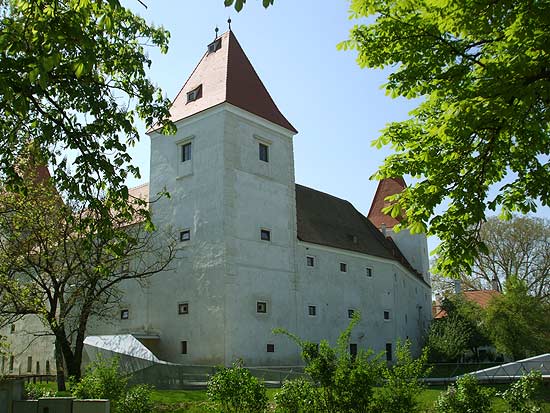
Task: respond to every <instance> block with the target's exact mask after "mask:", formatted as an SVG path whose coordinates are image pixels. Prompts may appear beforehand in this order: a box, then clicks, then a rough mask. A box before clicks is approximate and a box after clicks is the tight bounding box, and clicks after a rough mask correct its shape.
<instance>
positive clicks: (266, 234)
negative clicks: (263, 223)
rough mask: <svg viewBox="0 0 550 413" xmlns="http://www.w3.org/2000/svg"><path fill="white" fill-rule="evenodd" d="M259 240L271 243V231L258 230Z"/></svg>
mask: <svg viewBox="0 0 550 413" xmlns="http://www.w3.org/2000/svg"><path fill="white" fill-rule="evenodd" d="M260 238H261V240H262V241H271V231H269V230H267V229H262V230H260Z"/></svg>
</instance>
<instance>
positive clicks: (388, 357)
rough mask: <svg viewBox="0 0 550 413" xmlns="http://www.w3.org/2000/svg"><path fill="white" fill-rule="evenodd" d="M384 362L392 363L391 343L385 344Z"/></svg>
mask: <svg viewBox="0 0 550 413" xmlns="http://www.w3.org/2000/svg"><path fill="white" fill-rule="evenodd" d="M386 360H387V361H392V349H391V343H386Z"/></svg>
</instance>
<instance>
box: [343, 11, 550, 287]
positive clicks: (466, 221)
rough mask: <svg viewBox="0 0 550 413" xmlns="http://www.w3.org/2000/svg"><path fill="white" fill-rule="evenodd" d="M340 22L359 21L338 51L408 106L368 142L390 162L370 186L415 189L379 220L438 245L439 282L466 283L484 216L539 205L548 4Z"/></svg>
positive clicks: (545, 171) (543, 178) (479, 247)
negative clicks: (411, 104) (398, 182)
mask: <svg viewBox="0 0 550 413" xmlns="http://www.w3.org/2000/svg"><path fill="white" fill-rule="evenodd" d="M350 12H351V17H352V18H355V19H360V20H361V21H360V23H359V24H357V25H355V26H354V27H353V29H352V30H351V34H350V38H349V40H347V41H345V42H343V43H341V44H340V45H339V47H340V48H341V49H355V50H356V51H357V53H358V57H357V62H358V64H359V65H360V66H361V67H367V68H389V69H390V70H391V73H390V75H389V77H388V82H387V83H386V84H385V85H384V87H385V89H386V92H387V94H389V95H390V96H392V97H398V96H400V97H406V98H409V99H418V102H419V103H418V106H417V107H416V109H414V110H413V111H412V112H411V118H410V119H408V120H405V121H402V122H394V123H391V124H390V125H388V126H387V127H386V128H385V129H384V130H383V132H382V134H381V136H380V137H379V138H378V139H376V141H375V142H374V144H375V145H376V146H377V147H381V146H383V145H390V146H391V147H392V149H393V150H394V151H395V154H393V155H390V156H388V157H387V158H386V160H385V162H384V165H383V166H381V168H380V169H379V171H378V172H377V173H376V174H375V175H374V178H376V179H381V178H386V177H394V176H403V175H406V174H408V175H411V176H412V177H413V178H414V179H415V180H416V181H415V183H413V184H412V185H411V186H409V187H408V188H407V189H406V190H405V191H404V192H403V193H401V194H399V195H396V196H394V197H392V198H391V201H393V204H392V205H391V206H389V207H388V208H387V209H386V212H388V213H391V214H392V215H393V216H397V215H401V216H402V217H404V219H403V222H402V227H408V228H409V229H410V230H411V232H413V233H417V232H420V231H427V232H428V234H430V235H436V236H438V237H439V238H440V240H441V244H440V245H439V247H438V248H437V252H438V255H439V259H438V261H437V265H436V269H437V270H438V271H440V272H443V273H444V274H446V275H451V276H452V275H453V274H458V273H469V272H470V269H471V267H472V265H473V264H474V258H475V256H476V254H477V252H478V251H486V246H485V244H484V243H483V241H482V240H480V239H479V237H478V232H479V229H480V226H481V223H482V222H484V221H485V220H486V211H487V209H490V210H493V211H497V210H500V212H501V215H502V216H504V217H510V215H511V213H513V212H521V213H527V212H534V211H536V210H537V201H538V202H540V203H542V204H543V205H549V204H550V164H549V162H548V154H549V153H550V132H549V131H550V123H549V121H550V110H549V105H550V70H549V69H548V68H549V67H550V30H549V27H550V26H549V22H548V16H549V15H550V3H548V2H546V1H534V2H533V1H527V0H520V1H514V2H510V1H509V2H494V1H489V0H481V1H476V2H463V1H456V0H419V1H414V2H410V1H409V2H406V1H405V2H404V1H399V0H351V6H350ZM365 21H366V22H365Z"/></svg>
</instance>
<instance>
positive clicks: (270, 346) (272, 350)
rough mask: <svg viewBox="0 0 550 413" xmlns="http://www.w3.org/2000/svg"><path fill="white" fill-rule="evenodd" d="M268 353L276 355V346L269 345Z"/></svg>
mask: <svg viewBox="0 0 550 413" xmlns="http://www.w3.org/2000/svg"><path fill="white" fill-rule="evenodd" d="M267 352H268V353H275V344H268V345H267Z"/></svg>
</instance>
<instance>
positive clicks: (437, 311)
mask: <svg viewBox="0 0 550 413" xmlns="http://www.w3.org/2000/svg"><path fill="white" fill-rule="evenodd" d="M460 294H462V295H463V296H464V299H465V300H466V301H470V302H472V303H475V304H477V305H479V306H480V307H481V308H487V307H488V306H489V301H491V299H492V298H493V297H496V296H499V295H500V292H498V291H496V290H471V291H462V292H461V293H460ZM432 312H433V317H434V318H444V317H447V312H446V311H445V310H443V309H442V308H441V305H440V304H438V303H436V305H435V306H434V308H433V309H432Z"/></svg>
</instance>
